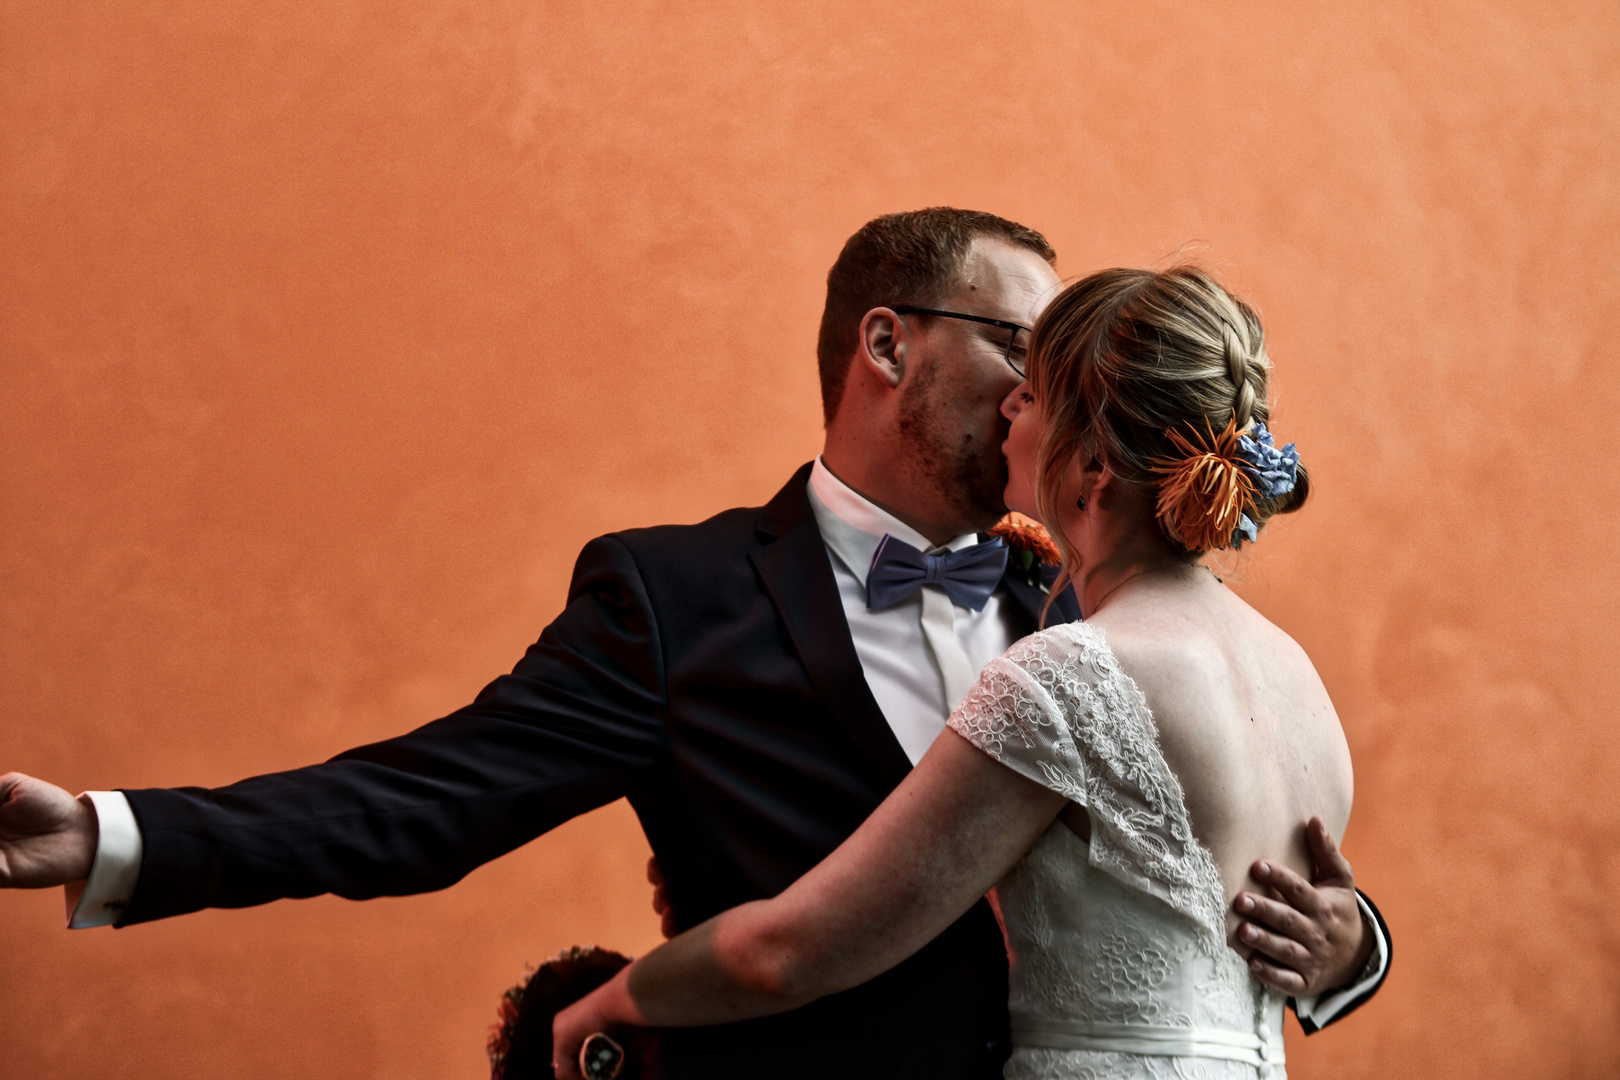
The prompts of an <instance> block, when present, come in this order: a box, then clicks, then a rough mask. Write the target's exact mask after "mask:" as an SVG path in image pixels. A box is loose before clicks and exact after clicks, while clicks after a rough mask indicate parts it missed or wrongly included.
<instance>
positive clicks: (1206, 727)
mask: <svg viewBox="0 0 1620 1080" xmlns="http://www.w3.org/2000/svg"><path fill="white" fill-rule="evenodd" d="M1090 622H1091V624H1092V625H1094V626H1096V627H1098V628H1099V629H1101V630H1102V631H1103V632H1104V633H1105V634H1106V635H1107V638H1108V644H1109V647H1110V648H1111V649H1112V650H1113V653H1114V655H1115V657H1116V658H1117V659H1118V660H1119V664H1120V667H1121V668H1122V669H1123V670H1124V671H1125V673H1126V674H1128V675H1130V676H1131V678H1132V679H1134V680H1135V682H1136V684H1137V686H1138V687H1139V688H1140V689H1141V691H1142V693H1143V695H1144V696H1146V698H1147V702H1148V706H1149V708H1150V709H1152V711H1153V718H1154V722H1155V724H1156V725H1157V727H1158V731H1159V740H1160V746H1161V748H1162V750H1163V752H1164V757H1165V760H1166V761H1167V762H1168V763H1169V765H1170V768H1171V769H1172V770H1173V771H1174V772H1175V774H1176V776H1177V778H1178V779H1179V780H1180V781H1181V785H1182V788H1183V790H1184V792H1185V794H1186V800H1187V810H1188V813H1189V815H1190V816H1191V818H1192V825H1193V830H1194V832H1195V833H1196V834H1197V836H1198V839H1199V840H1200V841H1201V842H1202V843H1203V844H1204V846H1205V847H1207V848H1208V849H1209V851H1210V853H1211V854H1212V855H1213V856H1214V857H1215V861H1216V863H1217V865H1219V867H1220V869H1221V875H1222V878H1223V880H1224V883H1225V886H1226V898H1227V901H1228V923H1229V926H1228V929H1229V931H1230V930H1235V929H1236V925H1237V919H1236V916H1234V915H1233V914H1232V913H1231V908H1230V901H1231V900H1232V898H1233V897H1235V896H1236V895H1237V894H1238V893H1239V892H1240V891H1243V890H1248V891H1251V892H1261V893H1263V892H1264V891H1265V890H1264V883H1262V882H1257V881H1255V880H1254V879H1253V878H1252V877H1251V876H1250V874H1249V869H1250V867H1251V866H1252V865H1253V864H1254V862H1255V861H1256V860H1258V859H1262V858H1266V859H1278V860H1279V861H1281V862H1282V863H1283V864H1284V865H1286V866H1287V867H1289V868H1290V869H1292V870H1294V871H1295V872H1296V873H1298V874H1300V875H1301V876H1302V877H1305V878H1307V879H1309V878H1310V876H1311V868H1312V867H1311V856H1310V852H1309V850H1308V848H1307V847H1306V842H1305V833H1304V829H1303V827H1302V824H1301V823H1302V822H1304V821H1306V820H1307V819H1308V818H1310V817H1312V816H1320V817H1321V818H1322V820H1323V822H1324V823H1325V824H1326V825H1327V827H1328V830H1329V831H1330V832H1331V833H1333V834H1334V835H1336V836H1337V835H1342V833H1343V830H1344V826H1345V823H1346V822H1347V821H1348V820H1349V817H1350V801H1351V795H1352V787H1353V780H1352V774H1351V767H1350V750H1349V747H1348V746H1347V745H1346V743H1345V739H1344V731H1343V729H1341V728H1340V726H1339V717H1338V714H1337V713H1336V712H1335V711H1334V709H1333V702H1332V701H1331V700H1329V698H1328V694H1327V690H1326V688H1325V687H1323V685H1322V680H1321V678H1320V677H1319V676H1318V675H1317V673H1316V668H1315V666H1314V665H1312V663H1311V661H1310V658H1309V657H1308V656H1306V655H1305V650H1303V649H1301V648H1300V647H1299V645H1298V644H1297V643H1296V642H1295V641H1294V639H1293V638H1291V637H1289V636H1288V635H1287V634H1285V633H1284V632H1283V631H1282V630H1280V629H1278V628H1277V627H1276V626H1275V625H1273V624H1272V623H1271V622H1269V621H1268V620H1267V619H1265V618H1264V617H1263V616H1262V615H1261V614H1260V613H1259V612H1257V611H1255V610H1254V609H1253V608H1252V607H1250V606H1249V605H1248V604H1246V603H1244V602H1243V601H1242V600H1241V599H1239V598H1238V597H1237V596H1236V595H1235V594H1234V593H1232V592H1231V590H1229V589H1227V588H1226V587H1225V586H1224V585H1222V584H1221V583H1220V582H1219V581H1217V580H1216V578H1215V577H1214V575H1213V574H1211V573H1209V572H1208V571H1207V570H1205V569H1202V568H1192V567H1190V568H1188V569H1186V570H1184V571H1182V570H1177V571H1172V572H1169V573H1162V574H1147V575H1144V576H1142V577H1140V578H1138V579H1136V580H1135V581H1133V582H1131V583H1130V587H1127V588H1125V589H1122V590H1120V592H1119V593H1118V594H1116V596H1115V597H1114V598H1113V603H1110V604H1107V605H1105V606H1104V607H1103V608H1102V609H1101V610H1100V611H1098V612H1097V614H1096V615H1095V616H1093V618H1092V619H1091V620H1090Z"/></svg>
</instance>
